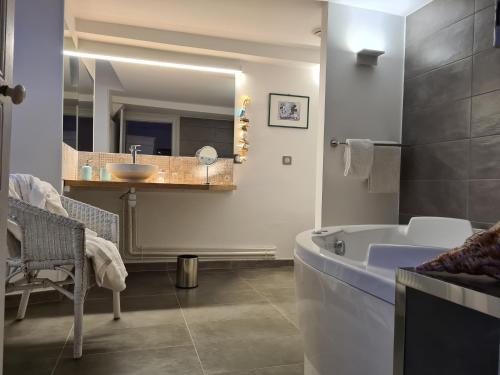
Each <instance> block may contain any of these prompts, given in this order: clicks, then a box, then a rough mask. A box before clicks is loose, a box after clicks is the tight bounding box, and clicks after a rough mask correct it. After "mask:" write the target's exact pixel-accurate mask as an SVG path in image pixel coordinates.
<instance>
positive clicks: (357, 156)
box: [344, 139, 373, 179]
mask: <svg viewBox="0 0 500 375" xmlns="http://www.w3.org/2000/svg"><path fill="white" fill-rule="evenodd" d="M344 161H345V170H344V176H350V177H356V178H361V179H367V178H368V176H369V175H370V172H371V170H372V165H373V142H372V141H371V140H369V139H347V140H346V146H345V151H344Z"/></svg>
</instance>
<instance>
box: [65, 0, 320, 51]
mask: <svg viewBox="0 0 500 375" xmlns="http://www.w3.org/2000/svg"><path fill="white" fill-rule="evenodd" d="M72 13H73V15H74V17H76V18H81V19H88V20H94V21H101V22H109V23H117V24H124V25H131V26H139V27H148V28H153V29H160V30H171V31H180V32H186V33H192V34H202V35H206V36H214V37H221V38H229V39H239V40H247V41H255V42H265V43H271V44H272V43H275V44H283V45H309V46H316V45H318V44H319V41H318V38H317V37H315V36H314V35H313V34H312V30H313V29H314V28H316V27H318V26H319V25H320V24H321V3H320V2H319V1H316V0H142V1H137V0H85V1H73V2H72Z"/></svg>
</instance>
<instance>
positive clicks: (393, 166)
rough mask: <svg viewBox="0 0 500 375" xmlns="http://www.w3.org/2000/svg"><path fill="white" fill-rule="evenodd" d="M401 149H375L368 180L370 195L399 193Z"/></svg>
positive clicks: (386, 147) (388, 147)
mask: <svg viewBox="0 0 500 375" xmlns="http://www.w3.org/2000/svg"><path fill="white" fill-rule="evenodd" d="M400 169H401V148H399V147H390V146H384V147H377V148H376V150H375V155H374V158H373V167H372V171H371V173H370V178H369V179H368V191H369V192H370V193H399V176H400Z"/></svg>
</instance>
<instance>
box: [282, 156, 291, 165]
mask: <svg viewBox="0 0 500 375" xmlns="http://www.w3.org/2000/svg"><path fill="white" fill-rule="evenodd" d="M281 160H282V163H283V165H292V157H291V156H283V158H282V159H281Z"/></svg>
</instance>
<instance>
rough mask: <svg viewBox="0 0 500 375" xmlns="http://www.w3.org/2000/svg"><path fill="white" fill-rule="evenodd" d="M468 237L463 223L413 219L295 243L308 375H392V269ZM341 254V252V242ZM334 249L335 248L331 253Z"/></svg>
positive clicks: (307, 235) (306, 236)
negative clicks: (404, 222)
mask: <svg viewBox="0 0 500 375" xmlns="http://www.w3.org/2000/svg"><path fill="white" fill-rule="evenodd" d="M471 234H472V228H471V225H470V223H469V222H468V221H465V220H458V219H447V218H426V217H420V218H413V219H412V220H411V221H410V224H409V225H408V226H406V225H405V226H401V225H378V226H375V225H361V226H344V227H329V228H326V229H325V231H324V232H323V233H321V234H316V233H314V232H313V231H307V232H303V233H301V234H299V235H298V236H297V238H296V247H295V275H296V277H295V280H296V287H297V298H298V312H299V324H300V329H301V332H302V336H303V340H304V352H305V354H304V355H305V358H304V360H305V375H358V374H359V375H366V374H370V375H390V374H392V366H393V364H392V353H393V334H394V295H395V290H394V289H395V282H394V274H395V273H394V271H395V269H396V268H397V267H410V266H415V265H417V264H419V263H421V262H423V261H425V260H428V259H430V258H432V257H434V256H435V255H437V254H440V253H442V252H444V251H446V250H448V249H450V248H452V247H455V246H458V245H460V244H462V243H463V241H464V240H465V239H466V238H467V237H468V236H470V235H471ZM338 241H343V243H344V244H345V254H344V255H338V254H336V252H335V251H337V253H341V251H339V250H341V246H340V245H341V243H339V242H338ZM335 243H337V249H336V247H335Z"/></svg>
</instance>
